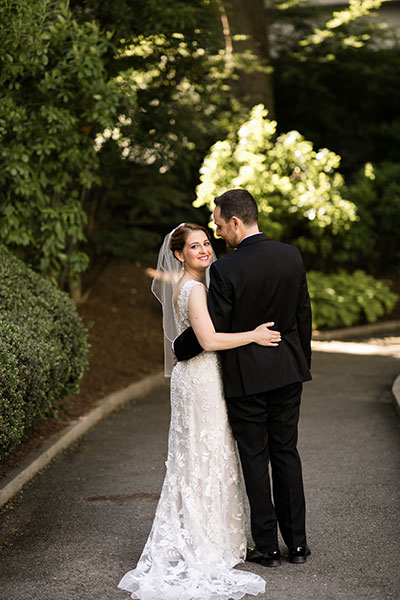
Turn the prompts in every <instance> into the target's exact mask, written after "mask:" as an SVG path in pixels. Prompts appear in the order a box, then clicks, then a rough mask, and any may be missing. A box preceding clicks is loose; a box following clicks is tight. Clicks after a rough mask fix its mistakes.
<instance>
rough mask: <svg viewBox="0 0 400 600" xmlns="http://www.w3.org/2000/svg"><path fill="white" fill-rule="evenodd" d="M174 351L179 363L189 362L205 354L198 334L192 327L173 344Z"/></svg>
mask: <svg viewBox="0 0 400 600" xmlns="http://www.w3.org/2000/svg"><path fill="white" fill-rule="evenodd" d="M172 350H173V351H174V354H175V356H176V358H177V359H178V361H180V360H189V358H193V357H194V356H197V355H198V354H200V352H203V348H202V347H201V346H200V344H199V342H198V340H197V337H196V334H195V333H194V331H193V329H192V328H191V327H188V328H187V329H185V331H183V332H182V333H181V334H180V335H178V337H177V338H175V339H174V341H173V342H172Z"/></svg>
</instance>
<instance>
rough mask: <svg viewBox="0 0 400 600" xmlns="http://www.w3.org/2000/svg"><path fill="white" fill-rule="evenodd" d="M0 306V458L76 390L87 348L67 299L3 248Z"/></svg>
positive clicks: (83, 332)
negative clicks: (25, 430)
mask: <svg viewBox="0 0 400 600" xmlns="http://www.w3.org/2000/svg"><path fill="white" fill-rule="evenodd" d="M0 306H1V310H0V456H1V455H5V454H8V453H9V452H10V451H11V450H12V449H13V448H15V446H17V445H18V443H19V442H20V441H21V439H22V437H23V432H24V429H25V428H26V427H29V426H30V425H32V424H33V423H34V422H35V421H38V420H41V419H45V418H48V417H50V416H56V415H57V411H58V409H59V408H60V407H61V406H62V405H63V399H64V398H65V397H66V396H69V395H71V394H74V393H76V392H77V391H78V390H79V383H80V380H81V378H82V375H83V373H84V371H85V369H86V367H87V364H88V356H89V345H88V341H87V333H88V331H87V327H86V326H84V325H83V324H82V322H81V320H80V318H79V315H78V313H77V311H76V308H75V305H74V303H73V302H72V300H71V299H70V297H69V296H68V295H67V294H66V293H65V292H62V291H60V290H59V288H57V287H56V286H55V285H53V284H52V283H51V282H50V281H48V280H47V279H44V278H43V277H41V276H40V275H38V274H37V273H35V272H33V271H32V270H31V269H29V268H28V267H27V266H26V265H25V264H24V263H23V262H22V261H20V260H19V259H18V258H16V257H15V256H14V255H12V254H11V253H10V252H9V251H8V250H6V249H5V248H4V247H2V246H0Z"/></svg>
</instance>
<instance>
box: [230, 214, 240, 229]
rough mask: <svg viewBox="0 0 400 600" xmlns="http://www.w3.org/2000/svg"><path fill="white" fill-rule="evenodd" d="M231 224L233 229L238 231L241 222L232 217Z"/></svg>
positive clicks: (237, 218)
mask: <svg viewBox="0 0 400 600" xmlns="http://www.w3.org/2000/svg"><path fill="white" fill-rule="evenodd" d="M231 223H232V225H233V227H234V229H239V227H240V226H241V224H242V221H241V220H240V219H239V217H235V216H233V217H231Z"/></svg>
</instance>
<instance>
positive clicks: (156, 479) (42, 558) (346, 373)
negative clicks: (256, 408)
mask: <svg viewBox="0 0 400 600" xmlns="http://www.w3.org/2000/svg"><path fill="white" fill-rule="evenodd" d="M344 348H345V346H341V350H340V352H338V350H337V349H336V351H335V350H333V351H332V348H330V349H329V350H330V351H329V352H323V351H321V352H316V353H314V358H313V376H314V380H313V381H312V382H310V383H307V384H306V385H305V391H304V394H303V403H302V412H301V426H300V441H299V448H300V452H301V456H302V461H303V471H304V482H305V490H306V497H307V515H308V536H309V545H310V547H311V550H312V555H311V557H310V558H309V560H308V561H307V563H306V564H304V565H291V564H290V563H289V562H287V561H286V560H285V561H283V563H282V566H281V567H280V568H278V569H267V568H264V567H261V566H259V565H253V564H251V565H250V564H245V565H241V566H240V568H244V569H248V570H251V571H253V572H257V573H259V574H261V575H263V576H264V577H265V579H266V580H267V591H266V594H265V595H263V596H258V597H257V598H258V599H259V600H267V599H268V600H398V599H399V598H400V580H399V578H400V559H399V556H400V548H399V540H400V524H399V522H400V519H399V506H400V503H399V499H400V498H399V497H400V492H399V466H400V452H399V447H400V441H399V438H400V436H399V419H398V417H397V415H396V413H395V410H394V406H393V403H392V398H391V392H390V388H391V385H392V383H393V380H394V378H395V376H396V375H397V374H398V372H399V371H400V368H399V367H400V365H399V359H398V358H396V357H394V356H391V355H378V354H373V353H372V354H371V353H370V354H358V353H357V346H355V347H351V348H350V347H349V348H350V350H349V353H344ZM320 349H322V348H320ZM354 352H356V353H354ZM376 352H379V349H377V350H376ZM168 421H169V403H168V391H166V390H162V391H160V392H157V393H154V394H152V395H149V396H147V397H146V398H143V399H141V400H138V401H135V402H133V403H131V404H129V405H127V406H126V407H124V408H123V409H121V410H119V411H118V412H115V413H113V414H112V415H111V416H110V417H108V418H107V419H106V420H104V421H102V422H101V423H100V424H98V425H97V426H96V427H94V428H93V429H92V430H91V431H90V432H89V433H88V434H87V435H86V436H85V437H84V438H83V439H81V440H80V441H79V442H78V443H77V444H75V445H74V446H73V447H72V448H70V449H69V450H68V451H67V452H65V453H64V454H63V455H62V456H60V457H58V458H57V459H56V460H55V461H54V462H53V463H52V464H51V465H50V466H49V467H48V468H47V469H46V470H45V471H44V472H43V473H41V474H40V475H39V476H37V477H36V478H35V479H34V480H33V481H32V482H31V483H30V484H29V485H27V486H26V487H25V488H24V489H23V491H22V492H21V493H20V494H18V495H17V496H16V497H15V498H14V499H13V500H12V501H11V502H9V503H8V504H7V505H6V506H5V507H4V509H3V510H2V512H1V515H0V518H1V532H0V599H1V600H25V599H30V600H118V598H119V599H121V600H124V599H128V598H129V594H127V593H126V592H123V591H121V590H118V589H117V587H116V586H117V584H118V581H119V579H120V577H121V576H122V575H123V574H124V573H125V572H126V571H127V570H128V569H130V568H133V567H134V566H135V563H136V561H137V559H138V557H139V556H140V553H141V550H142V547H143V545H144V542H145V540H146V537H147V535H148V533H149V530H150V527H151V523H152V519H153V515H154V511H155V508H156V504H157V499H158V495H159V492H160V489H161V484H162V480H163V476H164V461H165V458H166V450H167V432H168ZM282 552H285V548H284V547H282ZM249 599H250V596H246V600H249ZM160 600H163V599H161V598H160ZM177 600H178V599H177Z"/></svg>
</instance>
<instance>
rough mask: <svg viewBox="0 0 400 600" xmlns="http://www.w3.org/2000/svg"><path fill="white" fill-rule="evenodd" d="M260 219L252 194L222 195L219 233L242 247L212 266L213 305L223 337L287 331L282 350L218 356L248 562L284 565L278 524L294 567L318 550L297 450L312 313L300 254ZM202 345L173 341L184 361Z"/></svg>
mask: <svg viewBox="0 0 400 600" xmlns="http://www.w3.org/2000/svg"><path fill="white" fill-rule="evenodd" d="M257 214H258V211H257V204H256V202H255V200H254V198H253V197H252V196H251V194H249V193H248V192H247V191H246V190H242V189H236V190H229V191H227V192H225V193H224V194H222V195H221V196H219V197H217V198H215V210H214V213H213V217H214V222H215V225H216V233H217V235H218V236H220V237H223V238H224V239H225V241H226V244H227V246H228V247H231V248H236V249H237V250H236V251H235V252H230V253H229V254H227V255H226V256H224V257H223V258H221V259H220V260H218V261H216V262H214V263H213V264H212V265H211V272H210V278H211V280H210V289H209V293H208V307H209V311H210V314H211V318H212V320H213V322H214V326H215V329H216V331H220V332H237V331H246V330H250V329H253V328H254V327H256V326H257V325H259V324H260V323H265V322H268V321H274V323H275V327H276V329H277V330H278V331H280V332H281V336H282V341H281V343H280V344H279V346H278V347H263V346H258V345H257V344H250V345H247V346H242V347H241V348H234V349H232V350H225V351H222V352H220V356H221V361H222V373H223V380H224V390H225V397H226V403H227V408H228V416H229V421H230V424H231V427H232V431H233V435H234V437H235V439H236V441H237V444H238V448H239V453H240V459H241V463H242V468H243V474H244V479H245V484H246V491H247V495H248V498H249V503H250V508H251V529H252V535H253V539H254V542H255V544H256V547H255V548H251V549H249V550H248V553H247V560H249V561H252V562H258V563H261V564H263V565H265V566H267V567H277V566H279V565H280V564H281V561H280V559H281V555H280V552H279V548H278V536H277V526H278V525H279V529H280V532H281V534H282V537H283V540H284V542H285V544H286V545H287V546H288V549H289V560H290V562H291V563H295V564H299V563H304V562H305V561H306V559H307V556H308V555H309V554H310V550H309V548H308V546H307V542H306V531H305V499H304V491H303V480H302V471H301V462H300V457H299V454H298V452H297V448H296V445H297V424H298V419H299V409H300V398H301V392H302V382H303V381H308V380H310V379H311V375H310V364H311V308H310V298H309V295H308V291H307V281H306V274H305V271H304V266H303V261H302V258H301V255H300V252H299V251H298V249H297V248H295V247H294V246H290V245H287V244H282V243H280V242H276V241H273V240H271V239H269V238H268V237H266V236H265V235H264V234H263V233H261V232H260V231H259V229H258V223H257ZM196 344H197V341H196V340H195V336H194V333H193V330H191V329H187V330H186V331H185V332H183V334H181V336H179V337H178V338H177V339H176V340H175V342H174V351H175V354H176V357H177V359H178V360H185V359H188V358H191V357H192V356H194V355H195V352H194V351H193V352H192V350H191V348H192V347H193V346H194V345H196ZM200 351H201V348H200ZM268 463H270V464H271V474H272V487H273V499H274V501H272V497H271V484H270V477H269V471H268Z"/></svg>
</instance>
